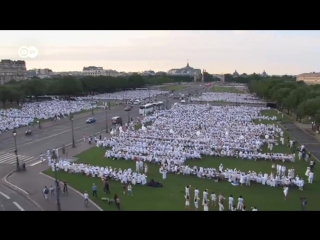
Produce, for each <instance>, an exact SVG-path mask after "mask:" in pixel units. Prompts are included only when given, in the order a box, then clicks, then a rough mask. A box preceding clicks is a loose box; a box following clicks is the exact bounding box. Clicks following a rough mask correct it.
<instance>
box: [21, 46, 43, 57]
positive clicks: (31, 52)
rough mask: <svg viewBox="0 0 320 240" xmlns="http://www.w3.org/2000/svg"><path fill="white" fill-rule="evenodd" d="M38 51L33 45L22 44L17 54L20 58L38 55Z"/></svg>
mask: <svg viewBox="0 0 320 240" xmlns="http://www.w3.org/2000/svg"><path fill="white" fill-rule="evenodd" d="M38 53H39V51H38V49H37V48H36V47H34V46H30V47H26V46H22V47H21V48H19V51H18V54H19V56H20V57H21V58H35V57H36V56H38Z"/></svg>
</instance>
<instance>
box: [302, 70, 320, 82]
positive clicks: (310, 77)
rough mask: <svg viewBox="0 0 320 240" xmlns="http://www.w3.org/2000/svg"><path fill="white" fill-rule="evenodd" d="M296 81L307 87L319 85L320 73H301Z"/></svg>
mask: <svg viewBox="0 0 320 240" xmlns="http://www.w3.org/2000/svg"><path fill="white" fill-rule="evenodd" d="M296 80H297V81H303V82H305V83H306V84H308V85H313V84H320V73H315V72H314V73H303V74H300V75H297V77H296Z"/></svg>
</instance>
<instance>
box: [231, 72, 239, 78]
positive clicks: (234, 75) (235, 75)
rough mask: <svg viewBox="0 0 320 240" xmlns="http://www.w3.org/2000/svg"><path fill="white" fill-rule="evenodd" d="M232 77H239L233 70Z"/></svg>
mask: <svg viewBox="0 0 320 240" xmlns="http://www.w3.org/2000/svg"><path fill="white" fill-rule="evenodd" d="M232 76H233V77H234V78H236V77H239V76H240V75H239V73H238V72H237V70H235V71H234V73H233V74H232Z"/></svg>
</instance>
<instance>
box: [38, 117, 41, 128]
mask: <svg viewBox="0 0 320 240" xmlns="http://www.w3.org/2000/svg"><path fill="white" fill-rule="evenodd" d="M37 123H38V126H39V128H41V122H40V119H39V120H38V121H37Z"/></svg>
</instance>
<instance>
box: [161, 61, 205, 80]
mask: <svg viewBox="0 0 320 240" xmlns="http://www.w3.org/2000/svg"><path fill="white" fill-rule="evenodd" d="M167 75H169V76H170V75H171V76H190V77H195V76H201V69H198V68H193V67H190V66H189V62H187V66H185V67H183V68H174V69H170V70H169V71H168V72H167Z"/></svg>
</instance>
